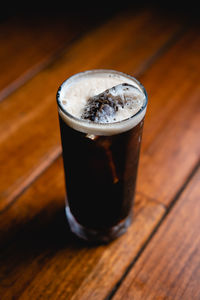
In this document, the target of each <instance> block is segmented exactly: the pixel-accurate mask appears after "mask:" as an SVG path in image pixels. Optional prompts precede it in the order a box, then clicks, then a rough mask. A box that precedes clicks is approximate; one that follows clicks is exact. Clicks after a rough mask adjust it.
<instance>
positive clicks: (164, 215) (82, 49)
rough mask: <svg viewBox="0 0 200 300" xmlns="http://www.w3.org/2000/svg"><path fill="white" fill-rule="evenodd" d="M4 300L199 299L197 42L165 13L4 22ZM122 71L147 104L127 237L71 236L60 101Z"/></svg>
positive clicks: (0, 61) (189, 25) (0, 245)
mask: <svg viewBox="0 0 200 300" xmlns="http://www.w3.org/2000/svg"><path fill="white" fill-rule="evenodd" d="M0 41H1V47H0V65H1V76H0V178H1V180H0V198H1V199H0V215H1V217H0V299H1V300H2V299H6V300H8V299H34V300H35V299H54V300H55V299H59V300H60V299H81V300H84V299H87V300H88V299H93V300H96V299H97V300H99V299H104V300H105V299H107V300H108V299H113V300H118V299H125V300H129V299H130V300H132V299H136V300H137V299H142V300H149V299H153V300H161V299H170V300H174V299H181V300H183V299H185V300H190V299H192V300H199V299H200V284H199V282H200V234H199V229H200V205H199V197H200V169H199V156H200V155H199V154H200V142H199V141H200V138H199V132H200V110H199V107H200V102H199V98H200V84H199V73H200V55H199V54H200V51H199V50H200V36H199V27H198V24H197V23H195V22H194V20H193V19H192V18H186V17H185V16H182V15H179V16H176V15H173V14H171V15H170V13H168V14H166V13H164V12H163V13H162V12H160V11H158V10H157V9H156V8H150V7H149V8H148V9H144V8H139V7H138V8H137V9H134V10H132V9H127V10H125V9H124V10H123V11H114V12H113V14H112V16H108V15H105V16H104V17H102V18H95V17H88V18H84V16H81V15H79V17H78V18H75V17H74V16H73V15H71V17H69V16H68V17H66V18H65V17H64V16H63V17H62V18H54V20H53V22H50V21H49V18H48V17H39V16H37V18H33V16H30V18H22V17H20V18H19V16H14V15H12V16H10V17H9V18H4V19H3V20H1V22H0ZM93 68H106V69H116V70H119V71H122V72H125V73H128V74H131V75H133V76H135V77H136V78H138V79H139V80H140V81H141V82H142V84H143V85H144V86H145V88H146V90H147V92H148V95H149V106H148V112H147V115H146V119H145V126H144V133H143V141H142V149H141V158H140V164H139V173H138V181H137V190H136V197H135V206H134V221H133V223H132V225H131V226H130V228H129V229H128V231H127V233H126V234H124V235H123V236H121V237H120V238H118V239H116V240H115V241H113V242H112V243H110V244H109V245H100V246H91V245H87V244H86V243H84V242H81V241H79V240H78V239H76V238H75V237H74V236H73V235H72V234H71V233H70V231H69V229H68V227H67V222H66V219H65V214H64V197H65V196H64V195H65V189H64V175H63V165H62V157H61V143H60V133H59V124H58V115H57V107H56V100H55V95H56V91H57V88H58V86H59V85H60V84H61V82H63V81H64V80H65V79H66V78H67V77H68V76H70V75H72V74H74V73H77V72H79V71H83V70H87V69H93Z"/></svg>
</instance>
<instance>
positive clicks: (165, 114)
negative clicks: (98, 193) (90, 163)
mask: <svg viewBox="0 0 200 300" xmlns="http://www.w3.org/2000/svg"><path fill="white" fill-rule="evenodd" d="M187 45H190V47H187ZM199 48H200V38H199V36H198V34H197V31H196V30H194V28H192V29H190V30H188V32H187V33H186V34H185V35H184V36H183V37H182V38H181V39H180V40H179V41H178V42H177V44H176V45H175V46H174V47H172V48H171V49H169V51H168V52H167V53H166V55H165V56H163V57H161V58H160V59H159V60H158V61H156V62H155V63H154V65H153V67H152V68H151V69H150V70H149V71H148V72H147V73H146V74H145V75H144V77H143V78H142V82H143V83H144V85H145V86H146V88H147V90H148V91H149V107H148V112H147V116H146V120H145V129H144V135H143V137H144V138H143V144H142V155H141V161H140V168H139V179H138V190H139V191H140V192H142V193H144V194H145V195H148V197H152V198H154V199H157V200H159V201H160V202H162V203H164V204H165V205H169V204H170V202H171V201H172V199H173V198H174V197H175V195H176V193H177V192H178V190H179V189H180V188H181V186H182V184H183V183H184V182H185V180H186V179H187V177H188V176H189V174H190V173H191V172H192V170H193V168H194V167H195V165H196V163H197V162H198V160H199V158H200V143H199V130H200V123H199V120H200V108H199V93H200V86H199V84H198V77H199V72H200V61H199ZM183 49H184V50H183Z"/></svg>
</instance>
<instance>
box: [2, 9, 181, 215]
mask: <svg viewBox="0 0 200 300" xmlns="http://www.w3.org/2000/svg"><path fill="white" fill-rule="evenodd" d="M181 26H182V25H181V24H177V23H176V22H175V23H174V22H170V23H169V22H168V20H166V19H165V18H162V17H161V16H157V15H155V14H154V13H152V12H151V11H148V12H146V11H144V12H140V13H139V14H137V15H133V14H132V13H124V14H120V15H119V16H117V17H115V18H114V19H112V20H110V21H109V22H107V23H106V24H105V25H102V26H101V27H99V28H97V29H96V30H94V31H92V32H90V33H89V34H87V35H86V36H84V37H83V38H82V39H80V40H79V41H77V42H76V43H75V44H74V45H73V46H72V47H71V48H70V49H68V51H67V52H66V53H65V54H64V55H63V56H62V57H61V58H60V59H59V60H58V61H57V62H56V63H54V64H52V65H51V66H49V67H48V68H46V69H45V70H43V72H40V73H39V74H38V75H37V76H35V77H34V78H33V79H32V80H30V81H29V82H28V83H27V84H25V85H24V86H23V87H22V88H21V89H20V90H18V91H17V92H16V93H13V94H12V95H11V96H10V97H8V98H7V99H6V101H3V102H2V103H1V104H0V118H1V124H0V136H1V139H0V159H1V161H0V165H1V170H2V171H1V173H2V174H3V178H2V179H1V181H0V194H1V196H0V198H1V199H2V200H1V207H0V209H1V210H3V209H4V208H6V206H7V205H9V203H11V202H12V200H13V199H14V198H15V197H16V195H17V194H19V193H20V191H22V190H23V189H24V188H25V187H26V186H27V183H30V182H31V181H32V180H33V179H34V176H32V174H35V175H36V176H37V175H38V174H39V173H40V172H41V171H42V170H43V169H44V168H46V166H47V165H48V163H51V161H52V160H53V159H55V158H56V157H57V156H58V155H59V153H60V151H61V149H60V140H59V129H58V120H57V113H56V110H57V109H56V103H55V93H56V90H57V88H58V86H59V84H60V83H61V82H62V81H63V80H64V79H65V78H66V77H68V76H69V75H71V74H73V73H75V72H78V71H82V70H85V69H88V68H99V67H101V68H104V67H106V68H114V69H120V70H121V71H125V72H127V73H131V72H133V71H134V72H135V73H136V72H137V71H141V66H142V65H143V67H144V64H145V65H146V64H148V62H150V61H151V60H152V57H154V56H155V54H156V53H157V51H159V50H160V48H161V47H165V45H166V43H167V44H168V42H169V40H171V39H172V38H174V35H176V34H177V32H179V31H180V28H182V27H181ZM113 28H115V31H113ZM154 36H156V39H154V38H153V37H154ZM101 43H102V44H104V45H106V47H103V48H102V47H101V51H99V47H100V45H101ZM116 49H118V50H120V51H117V53H116ZM113 52H115V55H113ZM118 53H121V54H118ZM133 53H134V55H133ZM33 99H34V101H33ZM54 154H55V155H54ZM43 166H44V168H43ZM7 170H12V172H7Z"/></svg>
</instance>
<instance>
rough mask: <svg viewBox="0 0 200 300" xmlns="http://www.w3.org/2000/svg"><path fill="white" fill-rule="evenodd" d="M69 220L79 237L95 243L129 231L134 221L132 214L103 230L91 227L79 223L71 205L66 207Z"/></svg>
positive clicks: (106, 240)
mask: <svg viewBox="0 0 200 300" xmlns="http://www.w3.org/2000/svg"><path fill="white" fill-rule="evenodd" d="M65 211H66V216H67V220H68V222H69V226H70V229H71V231H72V232H73V233H74V234H75V235H76V236H78V237H79V238H81V239H83V240H85V241H88V242H95V243H104V244H105V243H109V242H111V241H112V240H114V239H116V238H117V237H119V236H121V235H122V234H123V233H125V232H126V231H127V228H128V227H129V226H130V224H131V222H132V215H129V216H128V217H127V218H126V219H124V220H123V221H121V222H120V223H118V224H117V225H115V226H113V227H109V228H107V229H103V230H94V229H89V228H86V227H84V226H82V225H81V224H79V223H78V222H77V221H76V219H75V218H74V216H73V215H72V213H71V210H70V208H69V206H68V205H67V206H66V208H65Z"/></svg>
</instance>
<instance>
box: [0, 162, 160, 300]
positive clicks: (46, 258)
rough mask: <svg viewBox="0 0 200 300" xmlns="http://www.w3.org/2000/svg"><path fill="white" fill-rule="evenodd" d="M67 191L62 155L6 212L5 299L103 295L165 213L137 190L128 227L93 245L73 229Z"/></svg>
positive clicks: (1, 268)
mask: <svg viewBox="0 0 200 300" xmlns="http://www.w3.org/2000/svg"><path fill="white" fill-rule="evenodd" d="M64 195H65V191H64V180H63V169H62V160H61V158H59V159H58V160H56V161H55V162H54V163H53V164H52V165H51V166H50V167H49V168H48V169H47V170H46V171H45V172H44V173H43V174H42V175H41V176H40V177H39V178H38V179H37V180H36V181H35V182H34V183H33V184H32V185H31V186H30V188H29V189H27V190H26V191H25V192H24V193H23V194H22V195H21V196H20V197H19V198H18V200H17V201H16V202H15V204H14V205H12V206H11V207H10V208H9V209H8V210H7V211H6V212H4V214H3V218H2V217H1V219H0V229H1V230H0V241H1V246H0V248H1V254H0V279H1V284H0V295H1V299H6V300H8V299H13V297H15V298H17V299H18V298H19V299H27V298H29V299H39V298H40V297H42V299H51V298H53V299H71V297H74V299H90V298H91V299H103V298H104V297H106V296H107V295H108V294H109V292H110V291H111V289H112V288H113V287H114V286H115V284H116V283H117V282H118V280H119V279H120V278H121V276H122V275H123V273H124V272H125V270H126V268H127V267H128V266H129V264H130V263H131V262H132V260H133V259H134V257H135V256H136V255H137V253H138V251H139V250H140V248H141V247H142V245H143V244H144V243H145V242H146V240H147V239H148V236H149V234H150V233H151V232H152V230H153V229H154V227H155V225H156V224H157V223H158V221H159V220H160V218H161V217H162V215H163V214H164V212H165V209H164V208H163V206H162V205H161V204H158V203H156V202H154V201H151V200H149V199H147V198H144V197H143V196H140V195H137V197H136V203H135V216H134V222H133V224H132V225H131V227H130V228H129V230H128V232H127V233H126V234H125V235H124V236H122V237H120V238H119V239H117V240H115V241H114V242H112V243H111V244H109V245H105V246H98V247H91V246H88V245H86V244H85V243H82V242H80V241H78V240H76V238H74V237H73V236H72V235H71V234H70V233H69V229H68V227H67V222H66V218H65V215H64V198H65V197H64ZM8 287H9V288H8Z"/></svg>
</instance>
